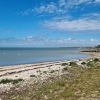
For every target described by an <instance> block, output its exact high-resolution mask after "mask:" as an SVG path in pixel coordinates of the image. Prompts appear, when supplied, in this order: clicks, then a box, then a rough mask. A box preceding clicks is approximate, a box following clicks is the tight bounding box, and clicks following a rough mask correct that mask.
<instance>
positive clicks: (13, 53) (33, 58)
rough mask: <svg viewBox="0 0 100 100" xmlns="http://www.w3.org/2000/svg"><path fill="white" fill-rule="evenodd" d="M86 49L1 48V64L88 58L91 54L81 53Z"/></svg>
mask: <svg viewBox="0 0 100 100" xmlns="http://www.w3.org/2000/svg"><path fill="white" fill-rule="evenodd" d="M84 49H86V48H85V47H61V48H59V47H58V48H8V47H7V48H0V66H8V65H17V64H30V63H39V62H50V61H63V60H77V59H80V58H87V57H89V55H87V54H82V53H80V51H81V50H84Z"/></svg>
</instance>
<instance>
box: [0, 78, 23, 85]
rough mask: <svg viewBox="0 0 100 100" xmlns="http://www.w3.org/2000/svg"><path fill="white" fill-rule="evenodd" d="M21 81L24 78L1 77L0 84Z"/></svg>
mask: <svg viewBox="0 0 100 100" xmlns="http://www.w3.org/2000/svg"><path fill="white" fill-rule="evenodd" d="M21 81H24V80H23V79H2V80H1V81H0V84H7V83H12V84H17V83H19V82H21Z"/></svg>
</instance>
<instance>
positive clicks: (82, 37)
mask: <svg viewBox="0 0 100 100" xmlns="http://www.w3.org/2000/svg"><path fill="white" fill-rule="evenodd" d="M98 44H100V0H0V47H73V46H95V45H98Z"/></svg>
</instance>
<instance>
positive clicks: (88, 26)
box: [44, 19, 100, 32]
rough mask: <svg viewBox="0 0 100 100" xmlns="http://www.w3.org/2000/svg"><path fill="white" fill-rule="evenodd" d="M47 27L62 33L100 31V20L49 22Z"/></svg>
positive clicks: (46, 24)
mask: <svg viewBox="0 0 100 100" xmlns="http://www.w3.org/2000/svg"><path fill="white" fill-rule="evenodd" d="M44 26H45V27H48V28H50V29H56V30H62V31H73V32H75V31H95V30H96V31H100V20H92V19H78V20H60V21H47V22H45V23H44Z"/></svg>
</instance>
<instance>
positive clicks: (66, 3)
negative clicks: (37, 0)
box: [33, 0, 93, 14]
mask: <svg viewBox="0 0 100 100" xmlns="http://www.w3.org/2000/svg"><path fill="white" fill-rule="evenodd" d="M89 3H93V0H58V2H57V3H55V2H49V3H48V4H42V5H40V6H39V7H35V8H33V10H34V12H36V13H39V14H44V13H52V14H55V13H56V14H66V13H67V12H68V11H69V10H70V9H72V8H74V7H76V6H79V5H80V4H89Z"/></svg>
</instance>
